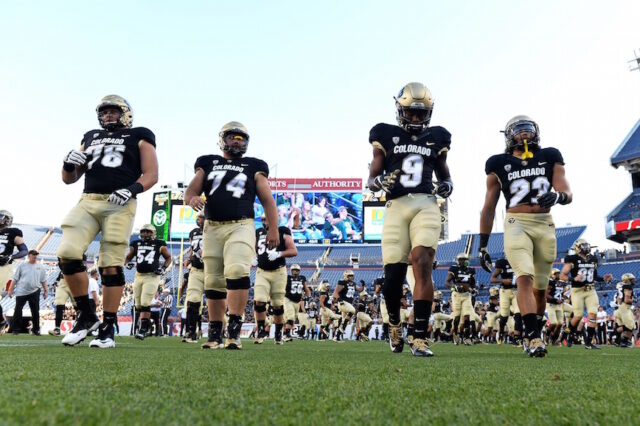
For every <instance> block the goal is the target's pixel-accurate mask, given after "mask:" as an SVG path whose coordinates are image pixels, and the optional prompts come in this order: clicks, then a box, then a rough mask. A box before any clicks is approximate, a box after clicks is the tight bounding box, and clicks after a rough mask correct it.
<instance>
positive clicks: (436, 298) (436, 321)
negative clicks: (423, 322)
mask: <svg viewBox="0 0 640 426" xmlns="http://www.w3.org/2000/svg"><path fill="white" fill-rule="evenodd" d="M443 305H444V302H443V301H442V292H441V291H440V290H436V291H435V292H434V293H433V308H432V312H433V327H432V328H433V340H434V341H438V340H442V334H443V333H444V331H445V329H446V324H447V322H449V321H451V320H452V319H453V317H452V316H451V315H449V314H447V313H445V312H444V309H443Z"/></svg>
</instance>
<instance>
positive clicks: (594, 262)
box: [560, 238, 613, 349]
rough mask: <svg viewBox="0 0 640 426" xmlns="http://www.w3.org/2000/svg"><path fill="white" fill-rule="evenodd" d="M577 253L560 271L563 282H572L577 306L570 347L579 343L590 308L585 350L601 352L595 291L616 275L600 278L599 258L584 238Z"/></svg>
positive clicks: (578, 244)
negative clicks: (579, 330) (580, 327)
mask: <svg viewBox="0 0 640 426" xmlns="http://www.w3.org/2000/svg"><path fill="white" fill-rule="evenodd" d="M573 249H574V251H575V254H570V255H568V256H567V257H565V259H564V266H563V267H562V272H560V279H561V280H563V281H568V282H570V283H571V306H572V307H573V318H572V319H571V322H570V324H569V329H570V330H571V332H570V334H569V337H568V338H567V345H568V346H570V345H571V344H572V343H573V342H575V341H576V340H577V328H578V324H579V323H580V321H582V318H583V315H584V310H585V307H586V309H587V316H588V318H589V319H588V323H587V338H586V340H585V345H584V347H585V349H599V348H598V346H597V345H595V344H594V343H593V341H594V339H595V337H596V327H597V324H596V316H597V314H598V306H600V301H599V300H598V293H597V292H596V289H595V283H596V282H597V281H605V282H611V280H612V279H613V276H612V275H611V274H606V275H605V276H604V277H600V276H598V258H597V257H596V256H595V255H593V254H592V253H591V245H590V244H589V243H588V242H587V241H586V240H584V239H582V238H579V239H578V240H577V241H576V242H575V243H574V244H573Z"/></svg>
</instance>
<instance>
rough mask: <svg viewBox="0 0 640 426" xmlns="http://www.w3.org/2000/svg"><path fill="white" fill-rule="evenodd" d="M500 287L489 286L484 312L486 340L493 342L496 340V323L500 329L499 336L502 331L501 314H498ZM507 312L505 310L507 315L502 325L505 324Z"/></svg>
mask: <svg viewBox="0 0 640 426" xmlns="http://www.w3.org/2000/svg"><path fill="white" fill-rule="evenodd" d="M499 294H500V289H499V288H498V287H491V288H490V289H489V303H488V306H487V314H486V327H485V329H486V334H485V336H486V338H487V341H488V342H494V343H495V340H496V325H498V328H500V329H501V331H500V336H501V337H502V334H503V333H504V326H502V315H501V314H500V315H499V314H498V312H499V310H500V297H499ZM508 315H509V313H508V312H507V317H506V318H505V319H504V325H505V326H506V325H507V320H508V319H509V317H508Z"/></svg>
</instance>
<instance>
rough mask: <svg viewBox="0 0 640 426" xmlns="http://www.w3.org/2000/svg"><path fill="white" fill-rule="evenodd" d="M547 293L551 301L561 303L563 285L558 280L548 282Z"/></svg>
mask: <svg viewBox="0 0 640 426" xmlns="http://www.w3.org/2000/svg"><path fill="white" fill-rule="evenodd" d="M549 291H550V294H551V298H552V299H553V300H559V301H560V303H562V294H563V293H564V283H563V282H562V281H559V280H549Z"/></svg>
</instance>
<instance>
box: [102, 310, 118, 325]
mask: <svg viewBox="0 0 640 426" xmlns="http://www.w3.org/2000/svg"><path fill="white" fill-rule="evenodd" d="M117 316H118V313H117V312H106V311H105V312H104V314H103V318H104V322H105V323H107V324H109V325H113V324H114V323H115V322H116V317H117Z"/></svg>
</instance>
